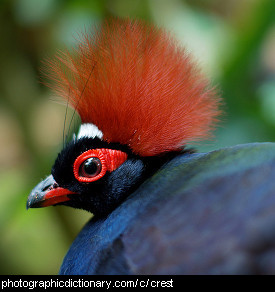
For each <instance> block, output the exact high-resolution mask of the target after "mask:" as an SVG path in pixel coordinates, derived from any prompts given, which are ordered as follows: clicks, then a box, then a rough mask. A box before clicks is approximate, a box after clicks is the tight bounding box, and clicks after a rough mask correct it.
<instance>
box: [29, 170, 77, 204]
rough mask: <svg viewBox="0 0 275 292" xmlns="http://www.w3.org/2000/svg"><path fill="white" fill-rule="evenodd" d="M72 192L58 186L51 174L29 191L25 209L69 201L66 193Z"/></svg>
mask: <svg viewBox="0 0 275 292" xmlns="http://www.w3.org/2000/svg"><path fill="white" fill-rule="evenodd" d="M70 194H75V193H74V192H72V191H70V190H68V189H64V188H61V187H59V186H58V184H57V182H56V181H55V180H54V178H53V176H52V175H49V176H48V177H47V178H46V179H44V180H43V181H42V182H40V183H39V184H38V185H37V186H36V187H35V188H34V189H33V190H32V191H31V193H30V195H29V197H28V201H27V209H29V208H40V207H48V206H52V205H56V204H58V203H62V202H66V201H69V200H70V198H69V197H68V195H70Z"/></svg>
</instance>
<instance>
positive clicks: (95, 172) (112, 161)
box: [73, 148, 127, 183]
mask: <svg viewBox="0 0 275 292" xmlns="http://www.w3.org/2000/svg"><path fill="white" fill-rule="evenodd" d="M126 159H127V154H126V153H124V152H122V151H119V150H113V149H105V148H100V149H90V150H87V151H85V152H83V153H81V154H80V155H79V156H78V157H77V158H76V160H75V162H74V165H73V173H74V177H75V178H76V179H77V180H78V181H79V182H81V183H91V182H94V181H96V180H99V179H100V178H102V177H103V176H104V175H105V174H106V172H107V171H109V172H112V171H114V170H115V169H117V168H118V167H119V166H120V165H121V164H122V163H123V162H124V161H125V160H126Z"/></svg>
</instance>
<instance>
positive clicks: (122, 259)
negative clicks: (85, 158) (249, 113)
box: [60, 143, 275, 275]
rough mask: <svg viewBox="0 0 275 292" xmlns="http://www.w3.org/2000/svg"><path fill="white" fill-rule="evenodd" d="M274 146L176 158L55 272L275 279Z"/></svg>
mask: <svg viewBox="0 0 275 292" xmlns="http://www.w3.org/2000/svg"><path fill="white" fill-rule="evenodd" d="M274 165H275V144H274V143H255V144H247V145H238V146H234V147H229V148H224V149H220V150H217V151H213V152H209V153H199V154H185V155H179V156H176V157H175V158H174V159H172V160H171V161H170V162H169V163H168V164H166V165H165V166H164V167H163V168H161V169H160V170H159V171H158V172H157V173H155V175H154V176H152V177H151V178H150V179H148V180H147V181H146V182H145V183H144V184H142V185H141V186H140V187H139V188H138V189H137V190H136V191H135V192H134V193H133V194H132V195H131V196H129V197H128V198H127V199H126V201H125V202H123V203H122V204H121V205H120V206H119V207H118V208H116V209H115V210H114V211H113V212H112V213H111V214H109V216H108V217H107V218H102V219H96V218H92V219H91V220H90V221H89V222H88V223H87V224H86V226H85V227H84V228H83V230H82V231H81V232H80V234H79V235H78V236H77V238H76V239H75V241H74V242H73V244H72V246H71V248H70V250H69V251H68V253H67V255H66V257H65V258H64V261H63V264H62V266H61V269H60V274H143V275H144V274H151V275H152V274H274V273H275V265H274V262H275V258H274V252H273V251H274V247H275V232H274V230H275V229H274V226H275V215H274V214H275V197H274V189H275V183H274V179H273V178H274V175H275V167H274Z"/></svg>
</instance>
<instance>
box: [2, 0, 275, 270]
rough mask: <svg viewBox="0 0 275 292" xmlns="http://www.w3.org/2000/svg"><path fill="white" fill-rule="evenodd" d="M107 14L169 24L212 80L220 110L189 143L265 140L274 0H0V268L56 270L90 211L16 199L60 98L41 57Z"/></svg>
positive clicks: (273, 67)
mask: <svg viewBox="0 0 275 292" xmlns="http://www.w3.org/2000/svg"><path fill="white" fill-rule="evenodd" d="M108 16H120V17H125V16H130V17H137V18H142V19H145V20H147V21H149V22H153V23H156V24H157V25H160V26H163V27H166V28H167V29H169V30H171V31H172V32H174V34H175V36H176V37H177V38H178V40H179V41H180V42H181V43H182V44H183V45H184V46H186V48H187V49H188V50H189V51H190V52H192V53H193V55H195V57H196V59H197V60H198V62H199V63H200V65H201V67H202V69H203V70H204V71H205V72H206V73H207V74H208V75H209V76H210V78H211V79H212V80H213V83H214V84H217V85H218V87H219V89H220V92H221V95H222V97H223V98H224V100H225V105H224V110H225V111H226V115H225V117H224V118H223V122H222V124H221V126H220V127H219V129H218V130H217V131H216V134H217V135H216V138H215V139H213V140H212V141H210V142H207V143H202V144H201V145H198V146H197V148H198V149H199V151H209V150H213V149H217V148H220V147H224V146H230V145H235V144H240V143H248V142H256V141H258V142H260V141H275V78H274V76H275V1H274V0H227V1H222V0H220V1H219V0H185V1H184V0H90V1H84V0H67V1H66V0H43V1H37V0H0V232H1V241H0V263H1V264H0V273H1V274H56V273H58V269H59V266H60V265H61V262H62V259H63V257H64V255H65V253H66V251H67V250H68V248H69V246H70V244H71V242H72V240H73V238H74V237H75V236H76V235H77V233H78V232H79V230H80V229H81V227H82V226H83V224H84V223H85V222H86V221H87V220H88V218H90V217H91V215H90V214H88V213H86V212H84V211H79V210H73V209H70V208H66V207H56V208H55V207H50V208H44V209H43V208H42V209H31V210H29V211H26V208H25V204H26V199H27V196H28V194H29V192H30V190H31V189H32V188H33V187H34V186H35V185H36V184H37V183H38V182H39V181H40V180H41V178H44V177H45V176H46V175H47V174H49V173H50V170H51V166H52V164H53V162H54V160H55V157H56V155H57V153H58V151H60V149H61V148H62V136H63V125H64V117H65V110H66V107H65V105H64V104H62V103H60V102H58V98H57V97H56V96H54V95H53V93H52V92H51V91H50V90H49V89H48V88H46V87H45V86H44V85H43V84H42V82H41V74H40V67H41V65H42V61H43V59H45V58H48V57H50V56H52V55H53V54H54V53H55V52H56V51H57V50H58V49H62V48H64V47H65V46H69V47H71V46H73V44H74V42H75V36H76V34H77V32H79V31H81V30H83V29H84V28H85V27H86V28H89V27H90V26H92V25H93V24H95V23H99V22H100V21H102V19H103V18H105V17H108ZM71 114H72V113H71V112H70V115H71Z"/></svg>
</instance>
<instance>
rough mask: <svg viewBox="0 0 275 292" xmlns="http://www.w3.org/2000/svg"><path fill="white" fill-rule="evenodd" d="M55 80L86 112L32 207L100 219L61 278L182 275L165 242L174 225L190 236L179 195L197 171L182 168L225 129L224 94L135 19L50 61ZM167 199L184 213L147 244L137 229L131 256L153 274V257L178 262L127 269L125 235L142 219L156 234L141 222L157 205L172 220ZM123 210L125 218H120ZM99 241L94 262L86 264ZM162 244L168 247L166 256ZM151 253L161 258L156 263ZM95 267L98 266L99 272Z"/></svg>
mask: <svg viewBox="0 0 275 292" xmlns="http://www.w3.org/2000/svg"><path fill="white" fill-rule="evenodd" d="M46 76H47V77H48V78H49V80H50V81H49V84H50V86H51V87H52V88H53V89H54V90H55V91H56V92H57V93H58V94H59V95H60V96H62V97H63V98H64V99H65V100H68V103H69V104H70V106H72V107H73V108H74V110H75V112H77V113H78V114H79V116H80V118H81V126H80V129H79V132H78V133H77V135H74V137H73V139H72V140H71V141H70V142H68V143H66V145H65V146H64V148H63V149H62V150H61V151H60V153H59V154H58V156H57V158H56V161H55V163H54V165H53V167H52V171H51V174H50V175H49V176H48V177H47V178H46V179H44V180H43V181H41V182H40V183H39V184H38V185H37V186H36V187H35V188H34V189H33V190H32V192H31V193H30V195H29V197H28V200H27V208H37V207H47V206H57V205H66V206H70V207H73V208H79V209H83V210H86V211H88V212H91V213H92V214H94V216H93V218H92V221H91V223H89V224H88V225H87V226H88V227H87V226H86V227H85V228H84V229H83V230H82V232H81V233H80V237H81V239H78V240H77V241H76V243H75V244H74V245H73V246H72V249H71V250H70V252H69V253H68V255H67V257H66V258H65V260H64V263H63V265H62V268H61V270H60V273H75V274H78V273H102V274H104V273H106V274H108V273H126V274H127V273H144V272H146V273H161V272H163V273H170V272H171V273H173V272H179V271H181V270H180V268H179V269H170V268H169V265H170V264H171V262H173V261H175V262H177V258H179V259H181V260H183V259H182V258H181V256H179V257H177V255H176V254H173V253H172V252H171V251H172V250H173V246H172V245H171V244H172V243H171V242H170V245H168V246H165V242H164V241H163V242H162V241H161V238H162V237H161V231H163V230H165V231H167V230H166V228H168V229H169V228H170V227H169V226H171V228H172V230H173V232H175V233H176V234H178V236H179V238H181V234H180V231H181V228H180V226H181V222H182V220H184V216H183V213H181V211H180V210H181V207H184V206H185V205H184V204H181V203H180V202H177V201H175V198H176V196H175V195H176V193H177V192H176V190H177V186H178V183H179V182H180V183H181V184H184V183H185V178H186V177H188V175H189V174H190V173H191V172H192V171H190V173H189V174H188V173H187V172H184V171H182V167H183V169H184V165H185V163H186V161H188V159H190V157H197V155H199V154H193V153H194V151H193V150H190V149H189V148H188V145H189V144H190V143H192V142H196V141H201V140H204V139H208V138H210V137H211V135H212V131H213V129H214V128H215V126H216V124H217V122H218V118H219V116H220V114H221V110H220V103H221V101H220V97H219V95H218V94H217V90H216V88H215V87H214V86H212V85H211V82H210V81H209V79H208V78H207V77H206V76H205V74H203V73H202V71H201V70H200V69H199V68H198V65H197V63H196V62H195V61H194V59H193V58H192V57H191V56H190V54H189V53H187V51H186V49H184V48H182V46H181V45H179V43H178V42H177V41H176V40H175V39H174V37H173V36H172V35H171V34H170V33H168V32H166V31H165V30H163V29H162V28H158V27H155V26H153V25H151V24H146V23H145V22H143V21H140V20H130V19H125V20H119V19H112V20H108V21H105V22H103V23H102V25H101V26H99V27H98V28H97V29H96V31H94V32H93V33H92V34H91V33H87V32H85V33H83V34H82V35H81V39H80V41H79V44H78V45H77V47H76V48H75V49H74V50H72V51H65V52H59V53H58V54H57V55H56V56H55V58H53V59H52V60H50V61H48V62H47V72H46ZM182 165H183V166H182ZM160 174H161V175H160ZM169 177H173V178H177V179H178V180H177V181H173V180H169V179H168V178H169ZM150 182H151V184H150ZM152 182H153V183H152ZM164 182H166V184H163V183H164ZM169 182H170V183H169ZM159 186H161V187H159ZM163 200H164V201H165V202H166V203H165V204H167V206H170V205H171V208H173V210H174V211H175V210H176V211H175V212H174V211H173V210H172V211H171V214H172V215H173V216H171V214H170V215H169V214H168V216H167V220H168V222H166V221H165V220H164V219H165V217H166V214H163V217H164V219H163V220H161V221H158V222H159V223H158V224H162V226H163V228H164V229H163V230H162V229H161V228H160V229H158V228H155V227H156V226H155V227H154V226H151V225H150V226H151V229H150V228H149V230H146V232H147V233H146V234H147V235H148V238H147V237H146V236H145V235H144V234H143V236H140V238H139V234H138V232H137V230H136V228H133V230H132V234H131V236H130V237H129V238H128V246H127V247H126V248H127V249H128V251H129V249H130V250H132V251H133V252H134V251H136V257H138V256H140V259H139V260H141V259H142V258H143V260H144V261H145V262H146V261H149V263H148V264H149V266H150V260H151V257H153V256H154V257H155V260H156V258H161V255H162V254H165V256H167V254H166V252H165V251H166V250H169V252H168V254H169V253H171V255H170V256H171V257H172V258H173V259H172V261H171V260H170V259H169V258H167V259H166V261H165V259H163V261H165V262H163V263H162V265H161V264H159V265H158V268H156V267H155V266H154V265H153V264H152V267H151V270H150V269H149V268H148V267H147V269H145V270H142V269H140V270H139V269H135V268H133V267H134V265H135V264H141V263H139V262H138V260H137V262H138V263H134V262H132V266H131V263H130V264H129V263H128V264H126V263H125V261H126V260H125V258H124V257H123V255H122V250H124V249H123V248H122V247H121V244H122V243H121V240H120V239H119V238H120V236H121V234H122V233H121V232H124V231H123V230H127V228H128V227H129V226H130V225H129V226H128V225H127V224H128V223H129V222H132V221H131V220H134V218H135V220H136V223H137V224H140V225H142V224H145V225H144V227H146V226H149V225H148V224H149V222H148V221H146V222H145V221H143V223H142V222H140V221H142V214H143V213H142V212H143V211H144V210H145V209H146V208H147V207H148V206H149V205H150V204H152V206H155V208H156V210H155V211H154V212H155V214H158V211H159V209H157V208H158V207H160V206H161V208H163V209H164V210H165V211H164V212H168V213H169V212H170V211H169V210H168V209H167V208H164V206H165V204H164V205H163V203H162V204H160V203H159V202H160V201H161V202H163ZM149 203H150V204H149ZM123 206H124V207H123ZM177 206H178V207H177ZM121 208H122V209H121ZM123 208H124V209H123ZM144 208H145V209H144ZM184 208H185V207H184ZM187 208H188V205H187ZM121 210H122V211H121ZM117 212H122V213H120V216H117V215H115V214H117ZM122 215H123V216H122ZM144 215H145V213H144ZM139 216H141V218H140V217H139ZM150 216H151V217H150ZM150 216H145V217H144V218H147V217H148V220H152V221H151V222H154V221H155V220H156V218H159V216H160V215H159V214H158V215H156V216H157V217H156V218H154V217H153V218H152V216H153V215H152V214H151V215H150ZM181 216H183V218H181ZM170 217H172V218H170ZM174 217H175V218H174ZM129 218H131V220H130V219H129ZM149 218H150V219H149ZM111 219H112V220H111ZM124 220H125V221H124ZM169 220H170V221H169ZM171 220H172V221H171ZM160 222H161V223H160ZM165 222H166V223H165ZM171 222H174V223H175V224H176V225H177V226H178V227H177V228H176V227H175V225H173V224H172V223H171ZM107 223H108V226H109V227H110V228H109V229H108V230H107V229H106V230H105V229H104V228H103V227H102V226H103V225H104V224H107ZM189 223H190V224H192V222H189ZM102 224H103V225H102ZM146 224H147V225H146ZM127 226H128V227H127ZM131 226H132V225H131ZM165 226H166V227H165ZM167 226H168V227H167ZM87 228H88V229H87ZM129 228H130V227H129ZM177 229H178V231H177ZM100 230H101V231H102V230H105V233H104V232H103V233H100V232H101V231H100ZM118 230H120V231H119V232H118V233H116V231H118ZM128 231H129V232H130V233H131V230H128ZM177 232H178V233H177ZM99 234H100V235H99ZM114 234H117V236H114ZM149 234H151V236H149ZM93 235H94V237H93ZM96 235H97V236H96ZM93 238H94V243H92V245H93V248H94V251H95V252H97V254H96V255H95V254H94V257H93V258H94V261H93V260H92V259H91V260H90V259H88V258H89V257H87V256H85V254H86V253H87V254H89V249H90V248H91V247H89V245H90V244H91V242H92V239H93ZM104 238H105V239H104ZM172 238H174V237H172ZM177 238H178V237H177V236H175V242H176V243H177V244H179V241H178V240H177ZM81 240H82V241H81ZM106 240H107V241H106ZM141 240H142V241H143V243H142V244H143V245H142V249H141V250H140V249H139V242H140V241H141ZM154 240H155V241H157V242H158V243H159V244H156V245H155V246H156V249H154V248H153V246H154V244H153V241H154ZM159 240H160V241H159ZM151 241H152V242H151ZM79 242H81V244H79ZM124 244H125V242H124ZM140 244H141V243H140ZM95 246H96V248H95ZM144 246H145V247H144ZM85 247H86V248H87V250H86V251H85V252H86V253H85V252H84V251H83V248H85ZM103 247H104V248H103ZM110 247H112V248H110ZM116 251H117V252H116ZM175 251H177V248H175ZM142 253H144V254H142ZM146 253H152V254H151V257H149V259H148V260H147V259H146V257H147V255H146ZM122 258H123V260H121V259H122ZM85 259H86V260H85ZM132 260H133V259H132ZM87 261H88V262H89V264H91V262H93V264H92V266H93V265H94V266H93V268H91V266H90V267H88V266H87V265H88V263H87ZM107 262H108V264H104V263H107ZM110 263H113V265H114V267H117V269H116V268H114V267H112V266H111V264H110ZM165 263H166V264H165ZM181 265H182V263H180V264H177V267H181ZM130 266H131V267H132V268H129V267H130ZM165 266H166V270H165ZM154 269H155V270H154ZM182 271H184V269H183V270H182Z"/></svg>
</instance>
